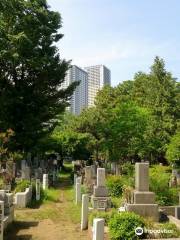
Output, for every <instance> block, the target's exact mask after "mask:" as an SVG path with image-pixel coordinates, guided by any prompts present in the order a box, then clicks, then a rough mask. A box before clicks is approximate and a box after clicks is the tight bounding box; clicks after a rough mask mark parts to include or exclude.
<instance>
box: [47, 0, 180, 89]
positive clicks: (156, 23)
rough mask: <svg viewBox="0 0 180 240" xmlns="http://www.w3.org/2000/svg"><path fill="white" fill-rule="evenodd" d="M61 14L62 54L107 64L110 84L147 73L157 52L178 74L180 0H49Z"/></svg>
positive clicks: (82, 62)
mask: <svg viewBox="0 0 180 240" xmlns="http://www.w3.org/2000/svg"><path fill="white" fill-rule="evenodd" d="M48 4H49V5H50V6H51V8H52V10H55V11H58V12H60V13H61V17H62V21H63V27H62V28H61V30H60V31H61V33H63V34H64V37H63V39H62V40H61V41H60V42H59V43H58V48H59V51H60V54H61V56H62V57H63V58H65V59H66V60H72V64H75V65H77V66H79V67H85V66H91V65H97V64H104V65H105V66H107V67H108V68H109V69H110V70H111V81H112V85H113V86H116V85H117V84H118V83H120V82H122V81H124V80H130V79H133V76H134V74H135V73H136V72H138V71H144V72H149V69H150V66H151V65H152V63H153V60H154V58H155V56H160V57H161V58H163V59H164V60H165V63H166V69H167V70H168V71H170V72H172V74H173V77H176V78H178V79H180V0H48Z"/></svg>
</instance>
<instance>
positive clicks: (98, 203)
mask: <svg viewBox="0 0 180 240" xmlns="http://www.w3.org/2000/svg"><path fill="white" fill-rule="evenodd" d="M91 202H92V206H93V208H94V209H99V210H105V209H106V208H108V206H110V203H111V201H110V198H109V197H108V190H107V188H106V186H105V168H98V169H97V185H96V186H94V191H93V195H92V197H91Z"/></svg>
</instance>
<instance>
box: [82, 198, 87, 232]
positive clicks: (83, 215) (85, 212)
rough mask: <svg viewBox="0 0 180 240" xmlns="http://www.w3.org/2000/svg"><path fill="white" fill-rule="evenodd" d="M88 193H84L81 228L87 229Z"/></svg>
mask: <svg viewBox="0 0 180 240" xmlns="http://www.w3.org/2000/svg"><path fill="white" fill-rule="evenodd" d="M88 203H89V197H88V194H83V195H82V208H81V230H86V229H87V228H88V211H89V208H88Z"/></svg>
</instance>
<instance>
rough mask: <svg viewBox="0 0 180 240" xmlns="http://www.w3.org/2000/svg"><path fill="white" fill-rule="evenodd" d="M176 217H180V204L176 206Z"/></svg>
mask: <svg viewBox="0 0 180 240" xmlns="http://www.w3.org/2000/svg"><path fill="white" fill-rule="evenodd" d="M175 218H177V219H180V206H177V207H175Z"/></svg>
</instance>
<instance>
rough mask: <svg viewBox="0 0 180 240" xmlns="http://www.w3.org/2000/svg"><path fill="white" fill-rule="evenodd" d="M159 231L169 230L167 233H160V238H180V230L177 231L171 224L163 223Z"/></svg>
mask: <svg viewBox="0 0 180 240" xmlns="http://www.w3.org/2000/svg"><path fill="white" fill-rule="evenodd" d="M160 229H161V230H170V231H171V232H169V233H167V232H166V233H165V232H164V233H160V237H161V238H175V237H179V236H180V230H178V229H177V227H176V225H175V224H173V223H164V224H162V225H161V226H160Z"/></svg>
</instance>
